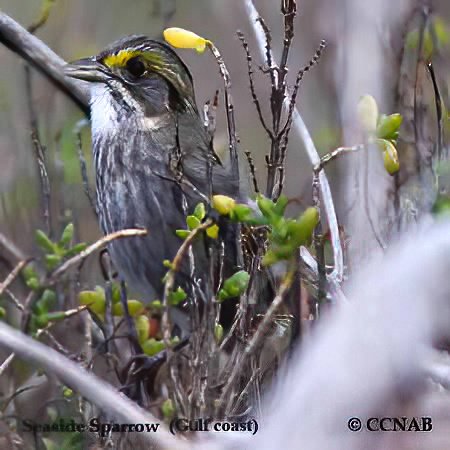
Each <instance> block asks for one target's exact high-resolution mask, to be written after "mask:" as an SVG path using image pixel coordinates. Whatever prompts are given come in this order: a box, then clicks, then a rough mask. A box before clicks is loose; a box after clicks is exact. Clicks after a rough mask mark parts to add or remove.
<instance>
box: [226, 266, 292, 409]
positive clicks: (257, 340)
mask: <svg viewBox="0 0 450 450" xmlns="http://www.w3.org/2000/svg"><path fill="white" fill-rule="evenodd" d="M294 273H295V270H292V269H290V270H289V271H288V272H287V273H286V275H285V276H284V279H283V281H282V283H281V285H280V287H279V289H278V292H277V294H276V296H275V298H274V299H273V301H272V303H271V304H270V306H269V309H268V310H267V312H266V313H265V314H264V318H263V320H262V322H261V323H260V324H259V326H258V328H257V330H256V332H255V334H254V335H253V337H252V339H251V340H250V342H249V344H248V345H247V346H246V347H245V349H244V351H243V353H242V354H241V357H240V360H239V364H235V365H234V367H233V369H232V371H231V374H230V376H229V378H228V380H227V383H226V385H225V386H224V388H223V391H222V394H221V396H220V400H219V404H220V405H222V407H223V405H224V404H225V402H226V401H227V400H228V397H229V394H230V391H231V389H232V388H233V386H234V383H235V381H236V379H237V377H238V376H239V374H240V373H241V372H242V370H243V368H244V366H245V363H246V362H247V360H248V358H249V357H250V356H251V355H253V354H254V352H255V351H256V350H257V349H258V348H259V346H260V345H261V342H262V340H263V338H264V335H265V333H266V331H267V327H268V326H269V324H270V322H271V321H272V319H273V316H274V314H275V313H276V312H277V310H278V308H279V307H280V305H281V303H282V302H283V300H284V296H285V294H286V293H287V291H288V290H289V288H290V287H291V285H292V282H293V279H294Z"/></svg>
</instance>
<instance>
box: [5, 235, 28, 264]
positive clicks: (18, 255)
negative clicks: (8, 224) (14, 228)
mask: <svg viewBox="0 0 450 450" xmlns="http://www.w3.org/2000/svg"><path fill="white" fill-rule="evenodd" d="M0 247H3V249H4V250H5V251H6V252H7V253H9V254H10V255H11V256H12V257H13V258H14V259H16V260H19V261H20V260H22V259H26V255H25V253H24V252H23V251H22V250H20V249H19V248H18V247H17V246H16V244H14V242H12V241H11V240H10V239H8V238H7V237H6V236H5V235H4V234H2V233H0Z"/></svg>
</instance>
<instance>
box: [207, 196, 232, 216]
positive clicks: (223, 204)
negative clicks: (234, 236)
mask: <svg viewBox="0 0 450 450" xmlns="http://www.w3.org/2000/svg"><path fill="white" fill-rule="evenodd" d="M235 205H236V201H235V200H234V199H232V198H231V197H228V196H227V195H214V196H213V198H212V207H213V208H214V209H215V210H216V211H217V212H218V213H219V214H221V215H222V216H226V215H228V214H230V212H231V210H232V209H233V208H234V207H235Z"/></svg>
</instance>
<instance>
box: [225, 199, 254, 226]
mask: <svg viewBox="0 0 450 450" xmlns="http://www.w3.org/2000/svg"><path fill="white" fill-rule="evenodd" d="M253 216H254V214H253V211H252V209H251V208H250V206H247V205H243V204H241V203H238V204H237V205H235V206H234V208H233V209H232V210H231V212H230V219H231V220H233V221H234V222H248V221H250V220H252V219H253Z"/></svg>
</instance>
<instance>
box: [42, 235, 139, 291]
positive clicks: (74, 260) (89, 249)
mask: <svg viewBox="0 0 450 450" xmlns="http://www.w3.org/2000/svg"><path fill="white" fill-rule="evenodd" d="M146 234H147V230H144V229H138V228H130V229H127V230H120V231H115V232H114V233H111V234H108V235H106V236H104V237H102V238H101V239H99V240H98V241H96V242H94V243H93V244H91V245H90V246H89V247H87V248H86V249H84V250H83V251H81V252H80V253H79V254H78V255H76V256H74V257H72V258H70V259H68V260H67V261H66V262H64V263H63V264H61V265H60V266H59V267H58V268H57V269H56V270H55V271H54V272H53V273H52V274H51V276H50V277H49V279H48V280H47V281H46V282H47V284H53V283H55V282H56V281H57V279H58V278H59V277H60V276H61V275H62V274H64V273H65V272H67V270H69V269H70V268H71V267H73V266H75V265H77V264H79V263H81V262H82V261H83V260H84V259H86V258H87V257H88V256H89V255H90V254H91V253H94V252H95V251H97V250H99V249H101V248H102V247H104V246H105V245H106V244H108V243H110V242H112V241H114V240H116V239H121V238H126V237H135V236H145V235H146Z"/></svg>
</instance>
